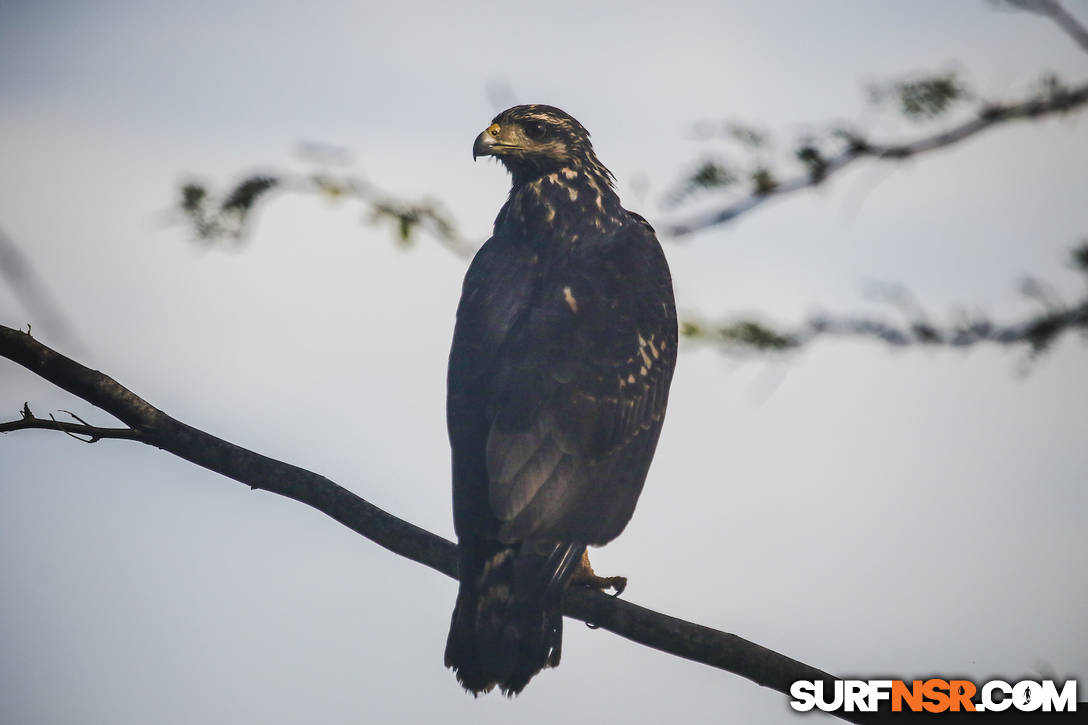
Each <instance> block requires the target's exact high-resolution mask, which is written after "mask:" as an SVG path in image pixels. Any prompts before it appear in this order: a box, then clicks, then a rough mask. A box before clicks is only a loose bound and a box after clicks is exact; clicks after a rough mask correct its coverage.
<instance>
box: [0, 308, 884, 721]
mask: <svg viewBox="0 0 1088 725" xmlns="http://www.w3.org/2000/svg"><path fill="white" fill-rule="evenodd" d="M0 357H6V358H8V359H9V360H12V361H13V362H16V363H18V364H20V365H22V366H23V367H25V368H27V369H28V370H30V371H31V372H33V373H35V374H36V375H38V376H40V377H42V378H44V379H45V380H48V381H49V382H51V383H53V384H54V385H56V386H58V387H60V388H62V389H63V390H66V391H68V392H70V393H72V394H73V395H76V396H78V397H80V398H82V399H83V400H85V401H87V402H88V403H90V404H92V405H94V406H95V407H97V408H100V409H101V410H104V411H106V412H108V413H110V414H112V415H113V416H115V417H117V418H118V419H120V420H121V421H122V422H123V423H125V424H126V425H127V426H129V427H128V428H124V429H115V428H98V427H95V426H90V425H87V424H85V423H82V424H79V425H74V424H68V423H59V422H57V423H54V422H52V421H41V420H40V419H37V418H35V417H34V416H33V414H32V413H30V410H29V406H25V405H24V408H23V418H22V420H18V421H12V422H10V423H4V424H2V426H0V431H14V430H21V429H26V428H47V429H52V430H61V431H64V432H70V433H83V434H85V435H91V436H97V437H99V438H107V437H114V438H129V439H131V440H136V441H139V442H141V443H145V444H148V445H153V446H156V447H158V448H161V449H162V450H164V451H167V452H169V453H172V454H174V455H176V456H178V457H180V458H184V459H185V460H187V461H190V462H192V463H195V464H196V465H198V466H202V467H204V468H206V469H208V470H210V471H215V472H216V473H220V474H222V475H224V476H227V477H228V478H232V479H234V480H236V481H239V482H241V483H244V484H247V485H249V486H250V487H251V488H254V489H262V490H265V491H270V492H272V493H277V494H279V495H281V496H286V497H288V498H292V499H294V500H296V501H299V502H301V503H304V504H307V505H308V506H312V507H313V508H315V509H317V510H318V511H321V512H322V513H324V514H326V515H328V516H330V517H331V518H333V519H335V520H336V521H338V522H340V523H341V524H343V525H345V526H347V527H348V528H349V529H351V530H352V531H355V532H356V533H359V534H361V535H363V536H365V537H366V538H368V539H370V540H371V541H373V542H375V543H376V544H378V545H380V546H383V547H385V548H386V549H389V550H390V551H392V552H394V553H396V554H399V555H401V556H403V557H406V558H408V559H411V560H412V561H416V562H419V563H420V564H423V565H425V566H428V567H431V568H432V569H435V570H437V571H439V572H442V573H443V574H446V575H447V576H450V577H454V578H456V576H457V558H456V546H455V545H454V544H453V543H451V542H449V541H447V540H445V539H443V538H442V537H440V536H436V535H435V534H432V533H430V532H429V531H425V530H424V529H421V528H419V527H418V526H414V525H412V524H410V523H408V522H406V521H403V520H401V519H399V518H397V517H396V516H393V515H392V514H390V513H388V512H386V511H383V510H382V509H380V508H378V507H376V506H374V505H373V504H371V503H369V502H368V501H366V500H364V499H362V498H360V497H359V496H356V495H355V494H354V493H352V492H351V491H348V490H347V489H345V488H343V487H341V486H339V485H337V484H336V483H334V482H332V481H330V480H329V479H327V478H324V477H323V476H319V475H318V474H316V473H313V472H311V471H307V470H305V469H302V468H299V467H297V466H293V465H291V464H288V463H284V462H282V461H277V460H274V459H272V458H268V457H267V456H263V455H261V454H259V453H254V452H253V451H249V450H246V449H245V448H242V447H240V446H237V445H235V444H233V443H230V442H228V441H225V440H223V439H221V438H217V437H215V436H213V435H211V434H209V433H205V432H204V431H201V430H198V429H196V428H193V427H192V426H189V425H186V424H185V423H182V422H181V421H179V420H175V419H174V418H171V417H170V416H169V415H167V414H166V413H164V412H163V411H161V410H159V409H158V408H156V407H154V406H153V405H151V404H150V403H148V402H147V401H146V400H144V399H143V398H141V397H139V396H138V395H136V394H135V393H133V392H132V391H131V390H128V389H127V388H125V387H124V386H122V385H121V384H120V383H118V382H117V381H116V380H114V379H113V378H111V377H109V376H107V375H104V374H103V373H100V372H98V371H96V370H91V369H89V368H87V367H85V366H83V365H81V364H79V363H78V362H76V361H74V360H71V359H69V358H67V357H65V356H64V355H61V354H60V353H58V352H56V351H55V350H52V349H50V348H49V347H46V346H45V345H43V344H41V343H40V342H38V341H37V340H35V339H34V338H33V337H31V336H30V334H29V333H25V332H22V331H20V330H15V329H12V328H9V327H4V326H2V325H0ZM39 423H40V425H39ZM122 432H123V433H122ZM563 611H564V614H566V615H567V616H569V617H573V618H575V619H580V620H582V621H585V622H587V623H592V624H594V625H596V626H599V627H601V628H603V629H607V630H609V631H611V632H613V633H615V634H618V635H620V636H621V637H625V638H627V639H630V640H632V641H634V642H638V643H640V644H644V645H646V646H648V647H653V648H655V649H658V650H661V651H663V652H667V653H670V654H673V655H676V656H678V657H683V658H686V659H689V660H693V661H695V662H702V663H704V664H707V665H710V666H712V667H717V668H719V669H723V670H726V671H728V672H732V673H734V674H738V675H740V676H742V677H746V678H748V679H750V680H752V681H754V682H756V683H758V684H760V685H762V686H764V687H770V688H772V689H774V690H777V691H779V692H783V693H788V692H789V686H790V684H791V683H792V682H794V681H796V680H821V681H824V682H826V683H832V682H834V681H835V679H836V678H834V677H833V676H832V675H829V674H828V673H826V672H823V671H821V670H818V669H816V668H814V667H811V666H809V665H806V664H804V663H802V662H798V661H797V660H794V659H792V658H790V657H786V656H785V655H782V654H779V653H777V652H774V651H772V650H769V649H767V648H765V647H761V646H760V645H757V644H755V643H753V642H749V641H747V640H745V639H742V638H740V637H738V636H736V635H733V634H729V633H726V632H720V631H718V630H714V629H710V628H709V627H703V626H701V625H698V624H694V623H691V622H686V621H683V620H680V619H676V618H674V617H669V616H667V615H665V614H661V613H659V612H654V611H651V610H649V609H645V608H643V607H640V606H638V605H636V604H632V603H630V602H626V601H623V600H619V599H616V598H614V597H611V596H608V595H605V594H602V593H601V592H598V591H593V590H589V589H585V588H575V589H571V590H570V591H569V592H568V593H567V595H566V597H565V599H564V603H563ZM886 716H887V715H886V714H883V713H868V714H867V713H856V712H851V713H842V714H841V715H840V717H842V718H843V719H846V720H848V721H850V722H857V723H870V722H882V721H883V720H884V719H885V717H886ZM894 720H895V721H896V722H902V721H903V718H902V717H895V718H894Z"/></svg>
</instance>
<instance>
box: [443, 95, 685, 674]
mask: <svg viewBox="0 0 1088 725" xmlns="http://www.w3.org/2000/svg"><path fill="white" fill-rule="evenodd" d="M472 156H473V160H475V159H476V158H478V157H481V156H491V157H494V158H495V159H497V160H498V161H499V162H501V164H502V165H503V166H505V167H506V170H507V171H508V172H509V173H510V177H511V188H510V194H509V196H508V198H507V200H506V202H505V204H503V206H502V208H501V210H500V211H499V213H498V216H497V217H496V219H495V224H494V232H493V234H492V236H491V238H490V239H488V240H487V242H486V243H484V245H483V246H482V247H481V248H480V250H479V251H478V252H477V253H476V255H475V257H474V258H473V261H472V263H471V265H470V266H469V269H468V271H467V273H466V274H465V279H464V284H463V287H462V290H461V298H460V302H459V303H458V307H457V317H456V323H455V328H454V335H453V343H452V346H451V349H450V357H449V369H448V376H447V406H446V409H447V427H448V431H449V440H450V447H451V451H452V469H453V470H452V478H453V514H454V528H455V531H456V533H457V540H458V543H457V547H458V573H459V576H458V578H459V581H460V585H459V588H458V594H457V602H456V605H455V608H454V612H453V616H452V618H451V623H450V631H449V637H448V639H447V642H446V650H445V664H446V666H447V667H449V668H452V669H453V670H454V673H455V675H456V677H457V680H458V682H459V683H460V684H461V685H462V686H463V687H464V688H465V690H467V691H469V692H471V693H472V694H473V695H479V694H482V693H485V692H489V691H491V690H492V689H493V688H495V687H496V686H497V687H498V688H499V689H500V691H501V692H502V693H503V694H505V695H508V696H513V695H516V694H517V693H519V692H521V691H522V689H523V688H524V687H525V685H526V684H527V683H528V682H529V680H530V679H531V678H532V677H534V676H535V675H536V674H537V673H538V672H540V671H541V670H542V669H544V668H545V667H555V666H557V665H558V664H559V660H560V657H561V653H562V637H563V617H562V612H561V606H562V596H563V592H564V591H565V589H566V588H567V587H569V586H575V585H580V586H589V587H593V588H596V589H601V590H606V589H612V590H614V591H615V595H618V594H619V593H620V592H622V591H623V588H624V587H625V586H626V582H627V580H626V578H624V577H619V576H615V577H601V576H597V575H596V574H595V572H594V571H593V569H592V566H590V564H589V558H588V556H587V554H586V547H588V546H602V545H604V544H606V543H608V542H609V541H611V540H613V539H614V538H616V536H618V535H619V534H620V532H621V531H622V530H623V529H624V527H625V526H626V525H627V523H628V521H629V520H630V519H631V516H632V514H633V512H634V509H635V503H636V502H637V500H638V498H639V494H640V493H641V492H642V489H643V484H644V483H645V480H646V475H647V472H648V470H649V467H650V462H651V460H652V459H653V456H654V451H655V449H656V447H657V442H658V438H659V436H660V433H661V427H662V423H663V421H664V416H665V409H666V405H667V403H668V398H669V387H670V385H671V382H672V377H673V370H674V369H675V366H676V352H677V324H676V305H675V301H674V296H673V288H672V277H671V274H670V271H669V266H668V263H667V262H666V259H665V255H664V253H663V251H662V249H661V245H660V243H659V242H658V240H657V237H656V235H655V233H654V229H653V227H652V226H651V225H650V224H649V222H647V221H646V220H645V219H644V218H643V217H641V216H640V215H638V214H636V213H634V212H630V211H627V210H626V209H624V208H623V207H622V206H621V204H620V199H619V196H618V195H617V193H616V189H615V177H614V176H613V175H612V173H611V172H610V171H609V170H608V169H607V168H606V167H605V166H604V165H603V164H602V163H601V162H600V160H599V159H598V158H597V155H596V153H595V152H594V149H593V145H592V143H591V142H590V136H589V132H588V131H586V129H585V127H583V126H582V124H580V123H579V122H578V121H577V120H575V119H574V117H572V116H571V115H570V114H568V113H566V112H565V111H562V110H560V109H559V108H556V107H554V106H548V105H543V104H531V105H519V106H514V107H513V108H509V109H507V110H505V111H503V112H502V113H500V114H498V115H497V116H496V117H495V118H494V119H493V120H492V122H491V124H490V125H489V126H488V127H487V128H486V129H485V130H484V131H483V132H482V133H480V134H479V136H477V137H476V140H475V143H474V144H473V146H472Z"/></svg>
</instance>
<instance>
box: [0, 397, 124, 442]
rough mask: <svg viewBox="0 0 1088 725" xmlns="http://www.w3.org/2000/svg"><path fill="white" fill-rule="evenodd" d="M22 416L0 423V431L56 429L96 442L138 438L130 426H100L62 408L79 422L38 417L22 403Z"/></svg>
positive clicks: (76, 437) (85, 440) (82, 439)
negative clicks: (104, 439)
mask: <svg viewBox="0 0 1088 725" xmlns="http://www.w3.org/2000/svg"><path fill="white" fill-rule="evenodd" d="M20 412H21V414H22V418H21V419H20V420H12V421H8V422H5V423H0V433H11V432H13V431H17V430H32V429H38V430H58V431H60V432H62V433H65V434H67V435H70V436H72V437H73V438H75V439H76V440H77V441H80V442H81V443H97V442H98V441H100V440H102V439H103V438H118V439H124V440H139V434H137V433H136V431H134V430H132V429H131V428H100V427H98V426H94V425H91V424H90V423H88V422H86V421H85V420H83V419H82V418H80V417H79V416H78V415H76V414H75V413H71V412H69V411H67V410H62V411H60V412H62V413H68V415H70V416H72V417H73V418H75V419H76V420H78V421H79V423H68V422H65V421H62V420H57V419H56V418H54V417H53V415H52V414H50V416H49V419H48V420H46V419H45V418H38V417H37V416H35V415H34V414H33V413H31V412H30V407H29V404H27V403H24V404H23V409H22V411H20ZM79 436H87V438H80V437H79Z"/></svg>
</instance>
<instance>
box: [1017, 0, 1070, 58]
mask: <svg viewBox="0 0 1088 725" xmlns="http://www.w3.org/2000/svg"><path fill="white" fill-rule="evenodd" d="M1005 3H1006V4H1008V5H1011V6H1013V7H1014V8H1017V9H1019V10H1026V11H1028V12H1031V13H1036V14H1037V15H1043V16H1045V17H1048V18H1050V19H1051V20H1053V21H1054V22H1055V23H1057V24H1058V27H1060V28H1061V29H1062V30H1064V31H1065V32H1066V33H1067V34H1068V35H1069V37H1071V38H1072V39H1073V40H1074V42H1076V44H1077V45H1079V46H1080V47H1081V48H1082V49H1084V51H1085V52H1088V28H1085V27H1084V26H1083V25H1081V23H1080V21H1079V20H1077V19H1076V18H1075V17H1073V16H1072V15H1070V14H1069V11H1068V10H1066V9H1065V7H1064V6H1063V5H1062V4H1061V3H1060V2H1058V0H1005Z"/></svg>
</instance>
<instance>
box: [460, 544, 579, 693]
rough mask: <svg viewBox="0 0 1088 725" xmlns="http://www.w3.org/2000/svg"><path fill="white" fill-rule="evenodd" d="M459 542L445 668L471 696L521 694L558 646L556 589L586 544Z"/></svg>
mask: <svg viewBox="0 0 1088 725" xmlns="http://www.w3.org/2000/svg"><path fill="white" fill-rule="evenodd" d="M538 547H540V544H539V543H537V544H533V543H531V542H530V543H524V544H514V545H506V544H500V543H498V542H495V541H461V542H460V567H461V569H460V571H461V586H460V589H459V590H458V592H457V606H456V608H455V609H454V610H453V620H452V622H451V623H450V635H449V639H448V640H447V641H446V666H447V667H452V668H453V670H454V672H455V673H456V674H457V681H458V682H460V683H461V684H462V685H463V686H464V688H465V689H466V690H468V691H470V692H472V693H473V694H474V695H478V694H480V693H481V692H488V691H489V690H491V689H492V688H493V687H495V686H496V685H498V686H499V688H500V689H501V690H502V692H503V694H505V695H516V694H517V693H519V692H521V690H522V689H523V688H524V687H525V685H526V684H527V683H528V682H529V680H530V679H532V678H533V676H534V675H535V674H536V673H538V672H540V670H542V669H544V668H545V667H555V666H556V665H558V664H559V658H560V655H561V654H562V650H563V614H562V612H561V611H560V607H561V605H562V596H563V589H564V587H565V586H566V584H567V580H568V579H569V578H570V576H571V575H572V574H573V573H574V571H575V569H576V568H577V565H578V563H579V561H580V560H581V558H582V552H583V551H584V550H585V546H583V545H581V544H552V545H549V546H548V547H546V548H544V549H543V550H542V551H541V550H540V549H539V548H538Z"/></svg>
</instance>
